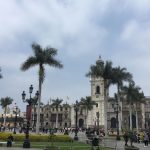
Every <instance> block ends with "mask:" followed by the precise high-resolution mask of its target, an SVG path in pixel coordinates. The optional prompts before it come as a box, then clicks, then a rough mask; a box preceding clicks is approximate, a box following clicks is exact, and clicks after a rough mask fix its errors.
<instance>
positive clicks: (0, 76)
mask: <svg viewBox="0 0 150 150" xmlns="http://www.w3.org/2000/svg"><path fill="white" fill-rule="evenodd" d="M1 71H2V70H1V68H0V79H1V78H2V77H3V76H2V74H1Z"/></svg>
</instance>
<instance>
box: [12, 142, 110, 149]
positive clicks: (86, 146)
mask: <svg viewBox="0 0 150 150" xmlns="http://www.w3.org/2000/svg"><path fill="white" fill-rule="evenodd" d="M22 145H23V142H15V144H14V145H13V147H22ZM50 145H51V143H49V142H31V148H39V149H44V148H45V147H46V146H50ZM53 145H54V146H57V147H59V148H60V150H91V145H89V144H84V143H81V142H72V143H71V142H54V143H53ZM100 150H110V149H109V148H104V147H100Z"/></svg>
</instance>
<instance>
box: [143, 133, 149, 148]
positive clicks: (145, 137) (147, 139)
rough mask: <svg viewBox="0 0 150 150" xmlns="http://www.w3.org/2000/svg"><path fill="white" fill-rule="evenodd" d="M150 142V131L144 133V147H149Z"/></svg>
mask: <svg viewBox="0 0 150 150" xmlns="http://www.w3.org/2000/svg"><path fill="white" fill-rule="evenodd" d="M148 142H149V137H148V133H145V135H144V144H145V145H144V147H147V146H148Z"/></svg>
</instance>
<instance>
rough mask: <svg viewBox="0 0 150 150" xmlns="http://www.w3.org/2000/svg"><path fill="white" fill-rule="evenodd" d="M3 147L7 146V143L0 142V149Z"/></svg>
mask: <svg viewBox="0 0 150 150" xmlns="http://www.w3.org/2000/svg"><path fill="white" fill-rule="evenodd" d="M14 143H15V142H12V144H14ZM3 145H6V146H7V142H2V141H0V146H1V147H2V146H3Z"/></svg>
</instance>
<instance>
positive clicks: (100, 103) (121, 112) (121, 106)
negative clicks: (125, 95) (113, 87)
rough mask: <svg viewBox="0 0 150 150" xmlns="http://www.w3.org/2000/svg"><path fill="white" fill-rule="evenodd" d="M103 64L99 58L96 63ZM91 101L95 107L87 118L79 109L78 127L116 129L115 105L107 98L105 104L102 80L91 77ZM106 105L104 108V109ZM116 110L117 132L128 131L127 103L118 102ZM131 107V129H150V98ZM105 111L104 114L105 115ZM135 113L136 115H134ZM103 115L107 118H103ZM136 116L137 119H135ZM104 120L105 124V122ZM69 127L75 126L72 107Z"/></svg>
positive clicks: (83, 111) (111, 99)
mask: <svg viewBox="0 0 150 150" xmlns="http://www.w3.org/2000/svg"><path fill="white" fill-rule="evenodd" d="M97 62H99V63H104V62H103V60H101V58H99V59H98V60H97V61H96V63H97ZM90 85H91V99H92V101H95V102H96V105H93V109H92V110H91V111H89V113H88V116H86V115H85V113H86V112H85V110H82V107H81V108H80V107H79V111H78V121H77V123H78V127H79V128H82V127H86V128H87V127H90V128H95V127H99V128H103V129H104V128H105V127H106V128H107V130H110V129H114V130H115V129H116V128H117V126H116V125H117V119H116V116H117V112H116V103H115V101H114V100H113V98H111V97H109V93H108V94H107V95H108V101H107V102H106V103H105V99H104V79H103V78H95V77H91V79H90ZM105 105H106V108H105ZM117 107H118V108H117V109H118V124H119V130H120V131H121V130H124V129H129V125H130V119H129V105H128V103H127V101H119V102H118V104H117ZM136 107H137V108H136V110H137V111H135V106H134V105H133V106H132V128H133V129H134V128H137V127H138V128H139V129H144V128H147V129H148V128H149V127H150V119H149V117H150V109H149V108H150V98H149V97H145V103H138V104H137V106H136ZM105 109H106V113H105ZM136 113H137V115H136ZM105 114H106V115H107V116H105ZM136 116H138V118H136ZM105 120H106V121H107V122H105ZM71 126H72V127H74V126H75V111H74V107H73V106H72V109H71Z"/></svg>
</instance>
